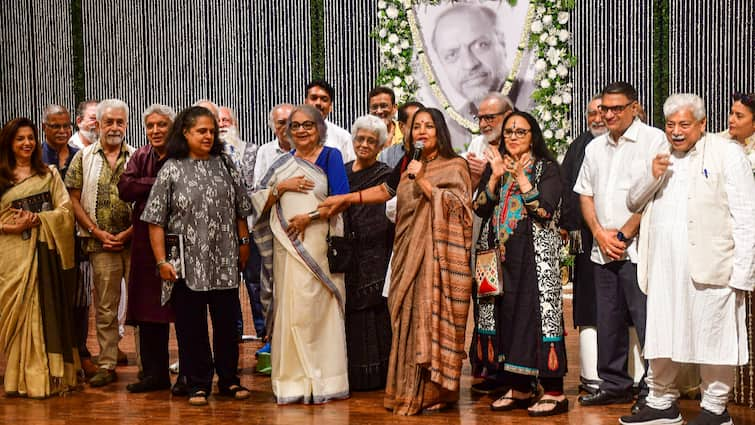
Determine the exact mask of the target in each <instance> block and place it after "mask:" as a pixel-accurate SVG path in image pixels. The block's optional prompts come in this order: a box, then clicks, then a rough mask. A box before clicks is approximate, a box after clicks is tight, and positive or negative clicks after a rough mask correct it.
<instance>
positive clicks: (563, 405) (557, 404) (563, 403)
mask: <svg viewBox="0 0 755 425" xmlns="http://www.w3.org/2000/svg"><path fill="white" fill-rule="evenodd" d="M542 404H552V405H554V406H553V409H550V410H535V411H533V410H529V409H527V414H529V415H530V416H532V417H542V416H553V415H560V414H561V413H566V412H568V411H569V399H567V398H564V399H563V400H555V399H552V398H541V399H540V400H538V401H537V403H535V404H533V406H537V405H542Z"/></svg>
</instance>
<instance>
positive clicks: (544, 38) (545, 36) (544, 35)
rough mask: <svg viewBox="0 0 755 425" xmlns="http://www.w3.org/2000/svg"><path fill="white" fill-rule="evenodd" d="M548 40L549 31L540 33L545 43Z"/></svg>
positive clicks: (541, 39) (542, 41)
mask: <svg viewBox="0 0 755 425" xmlns="http://www.w3.org/2000/svg"><path fill="white" fill-rule="evenodd" d="M546 41H548V34H547V33H542V34H540V42H541V43H545V42H546Z"/></svg>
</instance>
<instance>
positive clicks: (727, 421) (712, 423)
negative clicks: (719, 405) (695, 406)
mask: <svg viewBox="0 0 755 425" xmlns="http://www.w3.org/2000/svg"><path fill="white" fill-rule="evenodd" d="M732 424H734V422H732V420H731V416H729V411H728V410H724V413H721V414H720V415H716V414H715V413H713V412H711V411H709V410H705V409H703V410H701V411H700V414H699V415H697V417H696V418H695V419H692V420H691V421H689V422H687V425H732Z"/></svg>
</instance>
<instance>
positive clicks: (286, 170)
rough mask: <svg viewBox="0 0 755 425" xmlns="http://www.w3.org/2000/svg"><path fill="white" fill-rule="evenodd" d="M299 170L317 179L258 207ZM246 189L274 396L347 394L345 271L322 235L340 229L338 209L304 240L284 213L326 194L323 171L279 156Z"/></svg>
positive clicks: (313, 398) (306, 208) (302, 209)
mask: <svg viewBox="0 0 755 425" xmlns="http://www.w3.org/2000/svg"><path fill="white" fill-rule="evenodd" d="M301 175H304V176H306V177H307V179H309V180H311V181H314V182H315V188H314V189H313V190H312V191H310V192H308V193H298V192H286V193H284V194H283V195H281V197H280V199H279V200H278V202H277V203H276V204H274V205H273V206H272V207H271V208H270V210H269V211H268V212H266V213H265V214H264V215H263V214H261V213H262V208H263V207H264V205H265V203H266V201H267V199H268V196H269V195H270V191H271V189H270V188H272V187H273V186H274V185H276V184H278V183H279V182H281V181H283V180H286V179H288V178H290V177H295V176H301ZM260 187H261V189H259V190H258V191H256V192H255V193H254V194H253V195H252V203H253V206H254V215H255V217H254V218H255V220H256V225H255V227H254V237H255V241H256V242H257V243H258V246H259V247H260V253H261V254H262V257H263V265H262V266H263V272H262V276H261V277H262V288H263V291H265V293H266V294H267V295H266V296H265V297H264V300H265V303H264V308H265V317H266V322H267V324H268V325H270V326H269V327H268V328H267V329H271V330H272V340H271V360H272V369H273V370H272V376H271V381H272V387H273V394H274V396H275V400H276V402H277V403H278V404H287V403H297V402H300V403H325V402H327V401H328V400H334V399H343V398H346V397H348V396H349V380H348V375H347V362H346V334H345V330H344V293H345V288H344V281H343V274H331V273H330V271H329V268H328V257H327V242H326V236H327V233H328V227H329V226H330V227H331V234H332V235H341V234H343V223H342V221H341V217H340V216H337V217H334V218H332V219H331V220H330V223H329V222H326V221H323V220H315V221H313V222H312V223H311V224H310V225H309V226H308V227H307V228H306V230H305V232H304V235H303V240H302V239H301V238H297V239H296V240H295V241H291V239H289V237H288V236H287V235H286V228H287V227H288V226H287V223H288V220H289V219H291V218H292V217H293V216H295V215H297V214H304V213H307V212H310V211H312V210H314V209H315V208H316V207H317V205H318V204H319V203H320V202H321V201H322V200H323V199H325V197H326V196H327V192H328V181H327V177H326V175H325V174H324V173H323V171H322V170H321V169H320V168H319V167H317V166H315V165H312V164H310V163H308V162H306V161H303V160H299V159H296V158H294V157H293V156H282V157H280V158H279V159H278V160H276V161H275V162H274V163H273V165H272V166H271V170H270V171H269V172H268V174H267V175H266V176H265V177H264V178H263V180H262V181H261V184H260Z"/></svg>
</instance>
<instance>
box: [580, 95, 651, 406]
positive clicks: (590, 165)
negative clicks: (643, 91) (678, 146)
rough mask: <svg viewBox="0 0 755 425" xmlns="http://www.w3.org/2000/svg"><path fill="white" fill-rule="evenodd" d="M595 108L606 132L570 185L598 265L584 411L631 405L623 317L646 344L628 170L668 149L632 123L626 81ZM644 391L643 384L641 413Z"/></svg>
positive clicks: (634, 107)
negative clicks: (593, 377) (593, 385)
mask: <svg viewBox="0 0 755 425" xmlns="http://www.w3.org/2000/svg"><path fill="white" fill-rule="evenodd" d="M601 102H602V103H601V105H600V107H599V109H600V112H601V114H602V116H603V119H604V121H605V123H606V127H607V128H608V133H606V134H604V135H602V136H599V137H597V138H595V140H593V141H592V142H591V143H590V144H589V145H588V146H587V148H586V150H585V159H584V162H583V163H582V167H581V169H580V172H579V177H578V178H577V183H576V185H575V186H574V191H575V192H577V193H579V194H580V204H581V209H582V214H583V216H584V219H585V222H586V223H587V226H588V227H589V228H590V232H591V233H592V235H593V239H594V243H593V249H592V254H591V256H590V259H591V260H592V262H593V263H595V269H594V273H595V296H596V301H597V306H596V316H597V324H598V326H597V328H598V376H599V377H600V379H601V380H602V382H601V384H600V389H599V390H598V391H597V392H596V393H594V394H588V395H584V396H581V397H580V398H579V402H580V404H582V405H585V406H592V405H605V404H614V403H629V402H631V401H632V399H633V396H632V385H633V384H634V379H632V377H630V376H629V374H628V373H627V357H628V352H629V328H628V325H627V320H626V319H627V316H630V317H631V319H632V323H633V324H634V326H635V329H636V330H637V335H638V337H639V341H640V345H641V346H642V345H644V341H645V294H643V293H642V291H640V288H639V286H638V285H637V265H636V263H637V247H636V243H635V235H636V233H637V229H638V227H639V222H640V215H639V214H632V212H631V211H629V209H628V208H627V205H626V196H627V191H628V190H629V184H630V182H631V170H632V168H637V167H640V168H641V167H644V166H647V164H648V163H649V161H650V158H652V157H653V156H654V155H655V154H656V153H657V152H659V151H660V150H661V149H662V148H663V147H664V146H665V144H666V138H665V137H664V135H663V132H662V131H660V130H658V129H656V128H652V127H649V126H647V125H645V124H643V123H642V122H641V121H640V120H639V119H637V114H638V107H639V106H638V103H637V90H635V89H634V87H632V86H631V85H630V84H627V83H624V82H617V83H612V84H609V85H608V86H606V87H605V88H604V89H603V91H602V93H601ZM646 392H647V387H646V386H645V383H644V380H642V381H641V382H640V399H639V401H638V403H637V404H636V405H635V406H633V410H637V409H639V407H640V406H641V405H642V404H643V403H644V397H643V396H644V395H645V393H646Z"/></svg>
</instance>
